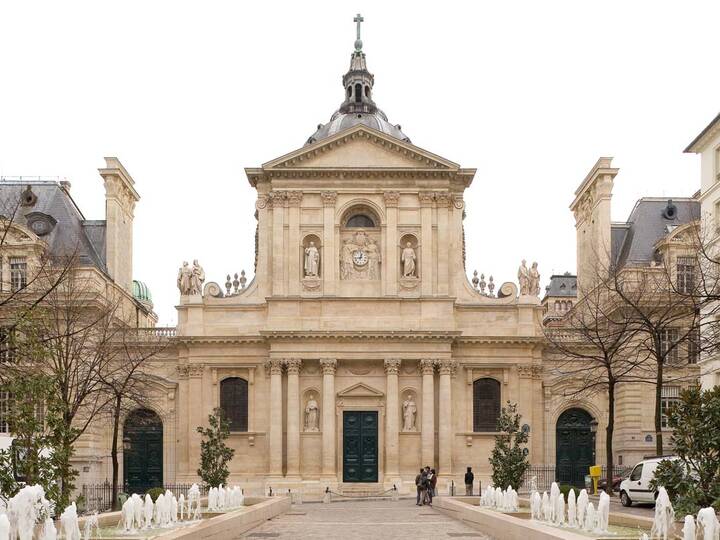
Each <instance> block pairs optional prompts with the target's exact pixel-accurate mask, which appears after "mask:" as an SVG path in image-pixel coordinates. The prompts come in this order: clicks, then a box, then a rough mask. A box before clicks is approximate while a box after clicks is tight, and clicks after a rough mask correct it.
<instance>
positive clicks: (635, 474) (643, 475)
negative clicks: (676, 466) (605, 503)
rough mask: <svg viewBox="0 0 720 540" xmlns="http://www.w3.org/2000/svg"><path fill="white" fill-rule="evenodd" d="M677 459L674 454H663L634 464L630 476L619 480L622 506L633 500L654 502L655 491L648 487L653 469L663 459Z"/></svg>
mask: <svg viewBox="0 0 720 540" xmlns="http://www.w3.org/2000/svg"><path fill="white" fill-rule="evenodd" d="M666 459H668V460H673V459H677V457H676V456H664V457H657V458H652V459H645V460H643V461H641V462H640V463H638V464H637V465H635V467H634V468H633V470H632V472H631V473H630V476H628V477H627V478H625V479H624V480H623V481H622V482H620V502H621V503H622V505H623V506H630V505H631V504H632V503H634V502H644V503H652V502H655V497H656V495H657V492H656V491H655V490H654V489H650V482H651V481H652V479H653V478H654V477H655V469H657V466H658V464H659V463H660V462H661V461H664V460H666Z"/></svg>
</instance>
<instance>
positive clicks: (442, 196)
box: [435, 191, 451, 208]
mask: <svg viewBox="0 0 720 540" xmlns="http://www.w3.org/2000/svg"><path fill="white" fill-rule="evenodd" d="M450 201H451V197H450V194H449V193H446V192H445V191H437V192H436V193H435V203H436V204H437V205H438V207H442V208H447V207H448V206H450Z"/></svg>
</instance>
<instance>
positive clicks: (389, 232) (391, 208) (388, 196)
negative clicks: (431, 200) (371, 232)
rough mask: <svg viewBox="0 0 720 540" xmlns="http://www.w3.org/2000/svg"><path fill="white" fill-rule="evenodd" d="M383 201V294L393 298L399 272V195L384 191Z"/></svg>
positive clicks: (394, 192) (395, 192)
mask: <svg viewBox="0 0 720 540" xmlns="http://www.w3.org/2000/svg"><path fill="white" fill-rule="evenodd" d="M383 195H384V199H385V223H386V227H385V259H384V260H383V265H384V266H385V269H384V271H383V272H382V274H383V276H384V283H385V287H384V288H385V294H387V295H391V296H394V295H396V294H397V283H398V277H399V276H400V270H399V268H398V262H399V260H398V237H397V234H398V233H397V221H398V201H399V200H400V194H399V193H398V192H397V191H386V192H385V193H384V194H383Z"/></svg>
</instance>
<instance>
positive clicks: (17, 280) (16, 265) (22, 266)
mask: <svg viewBox="0 0 720 540" xmlns="http://www.w3.org/2000/svg"><path fill="white" fill-rule="evenodd" d="M25 287H27V262H26V260H25V257H10V288H11V289H12V290H13V291H20V290H22V289H24V288H25Z"/></svg>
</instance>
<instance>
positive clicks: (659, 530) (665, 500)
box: [650, 486, 675, 540]
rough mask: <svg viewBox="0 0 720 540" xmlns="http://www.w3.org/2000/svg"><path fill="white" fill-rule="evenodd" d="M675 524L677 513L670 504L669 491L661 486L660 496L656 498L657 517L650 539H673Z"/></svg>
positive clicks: (659, 488) (659, 489) (654, 520)
mask: <svg viewBox="0 0 720 540" xmlns="http://www.w3.org/2000/svg"><path fill="white" fill-rule="evenodd" d="M674 522H675V511H674V510H673V507H672V504H670V497H669V496H668V493H667V490H666V489H665V488H664V487H662V486H660V487H658V495H657V497H656V498H655V517H654V519H653V525H652V529H651V530H650V538H660V539H662V540H668V538H671V537H672V533H673V528H674Z"/></svg>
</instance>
